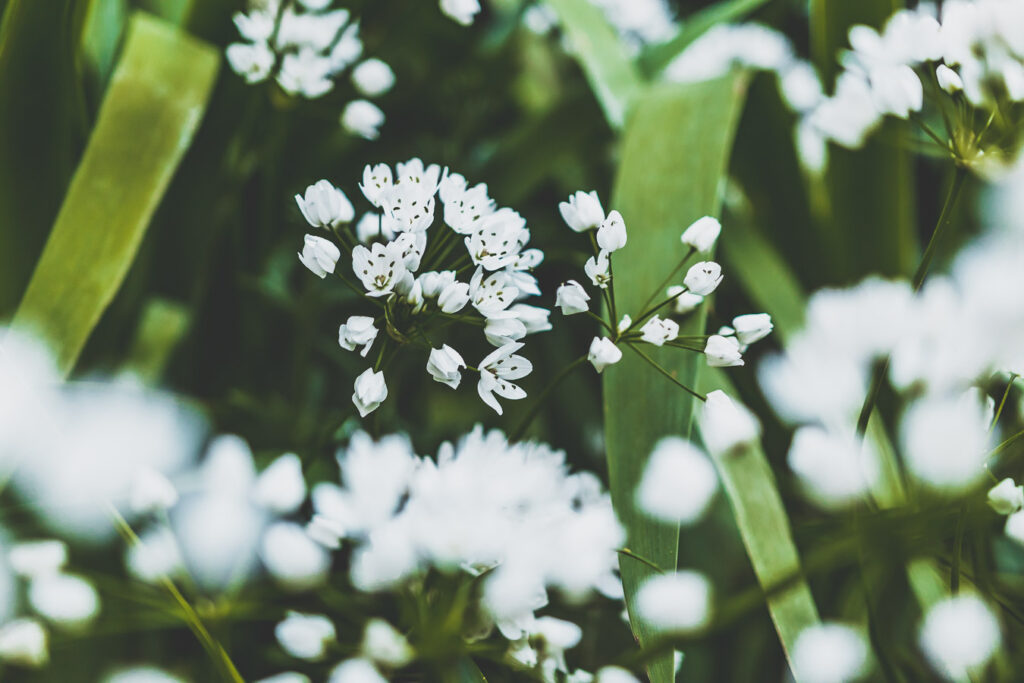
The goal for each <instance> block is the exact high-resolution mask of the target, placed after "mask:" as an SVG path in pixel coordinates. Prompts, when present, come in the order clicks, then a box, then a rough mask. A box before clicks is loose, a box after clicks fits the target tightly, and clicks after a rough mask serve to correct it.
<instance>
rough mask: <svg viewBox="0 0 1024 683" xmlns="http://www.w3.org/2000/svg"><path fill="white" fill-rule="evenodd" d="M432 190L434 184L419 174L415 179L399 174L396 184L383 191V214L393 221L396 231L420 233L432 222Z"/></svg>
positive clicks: (400, 166) (433, 202) (434, 203)
mask: <svg viewBox="0 0 1024 683" xmlns="http://www.w3.org/2000/svg"><path fill="white" fill-rule="evenodd" d="M417 161H418V160H417ZM421 165H422V164H421ZM398 166H399V168H402V167H403V166H402V164H399V165H398ZM434 192H435V186H434V185H433V184H430V185H428V184H426V183H425V182H423V180H422V179H421V178H420V177H419V176H417V179H416V180H413V179H411V178H402V177H401V176H399V182H398V184H397V185H395V186H393V187H392V188H391V189H389V190H387V191H385V192H384V196H383V198H382V200H381V201H382V206H383V207H384V215H385V217H386V218H390V219H392V220H393V221H394V229H395V230H396V231H399V232H414V233H422V232H424V231H425V230H426V229H427V228H429V227H430V226H431V225H432V224H433V222H434V206H435V205H436V200H435V199H434Z"/></svg>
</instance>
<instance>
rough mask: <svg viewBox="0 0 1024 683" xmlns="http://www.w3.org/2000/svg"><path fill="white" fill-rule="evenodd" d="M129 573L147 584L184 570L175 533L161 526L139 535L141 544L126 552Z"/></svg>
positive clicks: (134, 545) (131, 547)
mask: <svg viewBox="0 0 1024 683" xmlns="http://www.w3.org/2000/svg"><path fill="white" fill-rule="evenodd" d="M125 566H126V567H127V569H128V573H129V574H131V575H132V576H134V577H135V578H137V579H139V580H140V581H145V582H147V583H156V582H157V581H159V580H161V579H162V578H164V577H167V576H172V575H174V574H176V573H177V572H179V571H181V570H182V569H183V568H184V564H183V561H182V558H181V551H180V550H179V549H178V541H177V539H176V538H175V535H174V532H173V531H171V529H170V528H169V527H166V526H160V527H155V528H153V529H150V530H147V531H144V532H142V533H141V534H139V542H138V543H135V544H132V545H131V546H129V547H128V549H127V550H126V552H125Z"/></svg>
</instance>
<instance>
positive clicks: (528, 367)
mask: <svg viewBox="0 0 1024 683" xmlns="http://www.w3.org/2000/svg"><path fill="white" fill-rule="evenodd" d="M522 347H523V345H522V344H521V343H519V342H511V343H509V344H505V345H504V346H502V347H501V348H499V349H496V350H495V351H493V352H492V353H490V354H488V356H487V357H486V358H484V359H483V360H482V361H480V381H479V382H477V385H476V390H477V393H478V394H480V398H481V399H483V402H484V403H486V404H487V405H489V406H490V407H491V408H493V409H494V411H495V412H496V413H498V415H501V414H502V408H501V404H499V403H498V400H497V399H496V398H494V394H497V395H498V396H501V397H502V398H507V399H511V400H519V399H522V398H526V392H525V391H524V390H523V389H522V388H520V387H519V386H517V385H515V384H512V382H511V381H510V380H516V379H520V378H523V377H526V376H527V375H529V374H530V373H531V372H533V364H532V363H531V362H530V361H528V360H527V359H526V358H523V357H522V356H515V355H513V354H514V353H515V352H516V351H518V350H519V349H521V348H522Z"/></svg>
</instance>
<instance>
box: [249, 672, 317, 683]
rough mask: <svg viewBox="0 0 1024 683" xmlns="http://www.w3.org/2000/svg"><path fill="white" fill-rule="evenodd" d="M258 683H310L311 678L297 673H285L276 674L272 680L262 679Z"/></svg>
mask: <svg viewBox="0 0 1024 683" xmlns="http://www.w3.org/2000/svg"><path fill="white" fill-rule="evenodd" d="M256 683H310V681H309V676H307V675H306V674H300V673H298V672H297V671H285V672H283V673H279V674H274V675H273V676H271V677H270V678H261V679H260V680H258V681H256Z"/></svg>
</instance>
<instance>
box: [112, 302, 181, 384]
mask: <svg viewBox="0 0 1024 683" xmlns="http://www.w3.org/2000/svg"><path fill="white" fill-rule="evenodd" d="M189 322H190V320H189V312H188V309H187V308H186V307H184V306H182V305H180V304H177V303H174V302H173V301H168V300H167V299H153V300H152V301H150V302H149V303H147V304H146V308H145V310H143V312H142V320H141V321H140V322H139V328H138V330H137V331H136V333H135V340H134V342H133V343H132V349H131V351H130V352H129V353H128V362H127V363H126V365H125V369H126V370H128V371H130V372H132V373H133V374H134V375H136V376H137V377H139V378H140V379H142V380H143V381H145V382H147V383H150V384H156V383H157V382H159V381H160V379H161V377H162V376H163V374H164V370H165V369H166V367H167V362H168V361H169V360H170V357H171V354H172V353H174V349H175V347H176V346H177V345H178V342H180V341H181V338H182V337H183V336H184V335H185V332H187V331H188V326H189Z"/></svg>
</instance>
